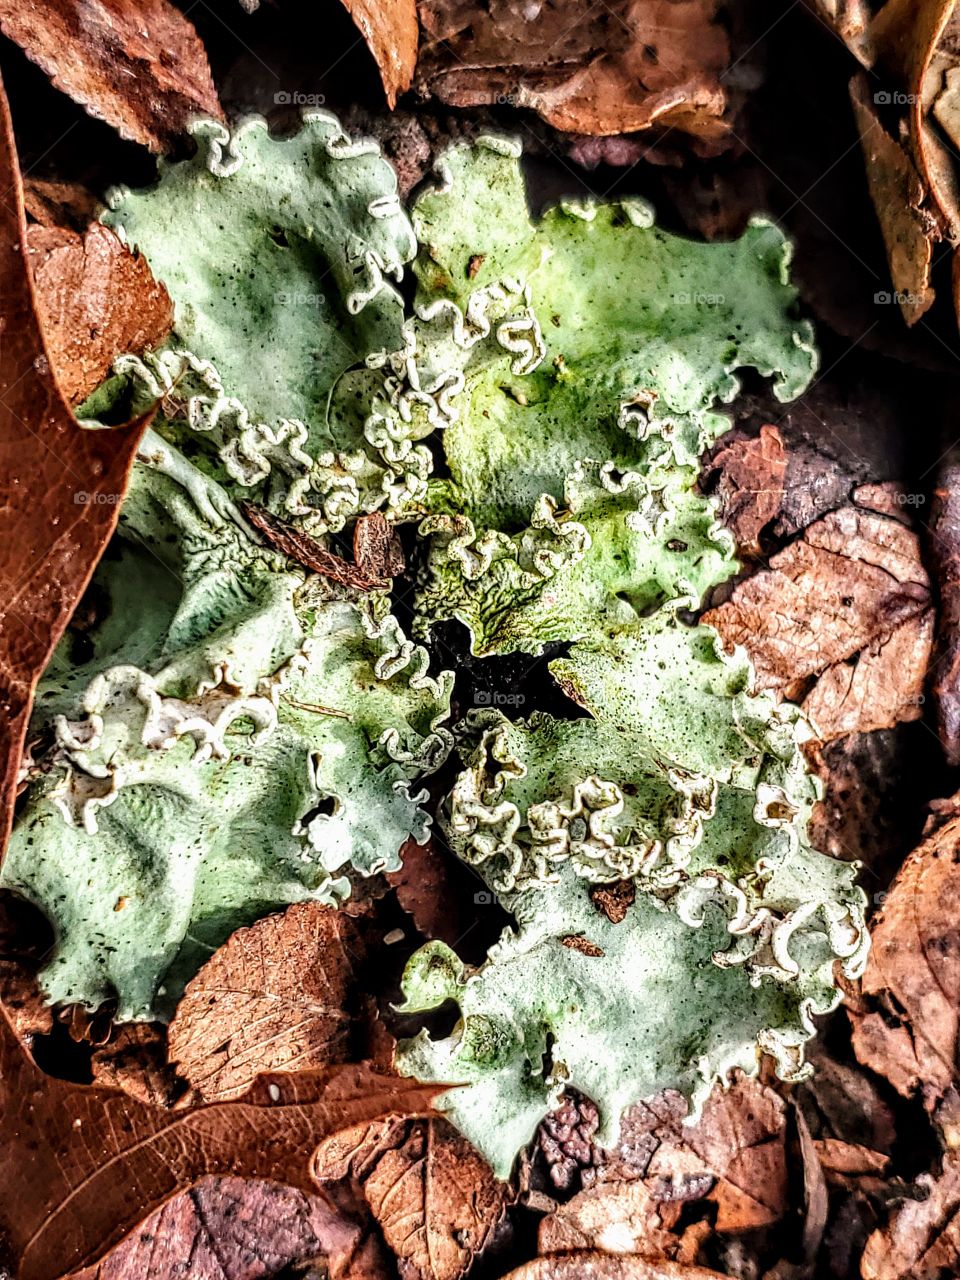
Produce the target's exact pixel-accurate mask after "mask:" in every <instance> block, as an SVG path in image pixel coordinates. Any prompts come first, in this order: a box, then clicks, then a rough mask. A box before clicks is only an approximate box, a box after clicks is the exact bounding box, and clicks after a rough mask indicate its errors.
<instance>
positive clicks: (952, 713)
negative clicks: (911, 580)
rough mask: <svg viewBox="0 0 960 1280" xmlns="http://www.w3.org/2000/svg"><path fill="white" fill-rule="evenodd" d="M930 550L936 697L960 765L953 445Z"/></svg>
mask: <svg viewBox="0 0 960 1280" xmlns="http://www.w3.org/2000/svg"><path fill="white" fill-rule="evenodd" d="M930 534H931V538H930V549H931V552H932V554H933V560H934V564H935V565H936V573H937V579H938V583H939V586H940V618H939V624H938V635H937V649H938V655H937V656H938V661H937V663H936V665H935V666H934V679H933V696H934V699H935V701H936V709H937V729H938V731H939V734H940V742H941V744H942V746H943V749H944V751H945V753H946V756H947V759H948V760H949V762H950V763H951V764H952V765H957V764H960V459H958V456H957V450H956V449H955V448H951V449H949V450H948V452H947V455H946V457H945V458H944V459H943V461H942V463H941V465H940V469H939V473H938V475H937V487H936V489H935V490H934V495H933V507H932V510H931V512H930Z"/></svg>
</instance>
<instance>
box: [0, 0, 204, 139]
mask: <svg viewBox="0 0 960 1280" xmlns="http://www.w3.org/2000/svg"><path fill="white" fill-rule="evenodd" d="M0 30H2V31H3V34H4V35H5V36H8V37H9V38H10V39H11V40H13V41H14V42H15V43H16V44H18V45H19V46H20V48H21V49H22V50H23V51H24V53H25V54H26V55H27V57H28V58H29V59H30V60H31V61H32V62H35V63H36V64H37V66H39V67H40V68H41V70H42V71H44V72H45V73H46V75H48V76H49V77H50V79H51V80H52V81H53V83H54V84H55V85H56V87H57V88H58V89H60V90H62V91H63V92H64V93H66V94H69V96H70V97H71V98H73V100H74V101H75V102H78V103H79V104H80V105H81V106H82V107H83V108H84V110H86V111H87V112H89V114H90V115H92V116H93V117H95V119H97V120H105V121H106V122H107V124H110V125H113V127H114V128H115V129H116V130H117V131H118V132H119V133H120V134H121V136H122V137H124V138H129V139H131V140H132V141H133V142H140V143H142V144H143V145H144V146H145V147H149V148H150V150H151V151H168V150H170V148H171V147H172V146H173V145H174V144H175V143H176V142H177V141H178V140H179V139H180V138H181V137H182V136H183V135H184V133H185V131H186V127H187V122H188V120H189V119H190V117H191V116H194V115H201V116H213V117H215V118H216V119H218V120H219V119H222V118H223V112H222V109H221V107H220V103H219V100H218V98H217V91H216V89H215V88H214V86H213V80H212V79H211V76H210V66H209V64H208V62H207V54H206V51H205V49H204V47H203V45H202V44H201V42H200V38H199V36H198V35H197V33H196V31H195V30H194V27H193V24H192V23H191V22H190V21H189V19H188V18H187V17H186V16H185V14H184V13H182V12H181V11H180V10H179V9H178V8H176V6H175V5H173V4H171V3H170V0H137V3H136V4H134V5H131V4H128V3H126V0H44V3H43V4H29V5H27V4H22V3H21V2H20V0H0Z"/></svg>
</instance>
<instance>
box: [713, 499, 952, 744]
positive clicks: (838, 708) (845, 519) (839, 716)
mask: <svg viewBox="0 0 960 1280" xmlns="http://www.w3.org/2000/svg"><path fill="white" fill-rule="evenodd" d="M704 621H705V622H707V623H710V624H711V625H712V626H714V627H716V628H717V630H718V631H719V632H720V634H721V636H722V637H723V640H724V642H725V643H726V644H727V645H728V646H731V647H732V646H733V645H734V644H742V645H743V646H744V647H745V648H746V650H747V652H748V653H749V654H750V657H751V659H752V660H753V664H754V668H755V670H756V684H757V687H758V688H760V689H772V690H775V691H777V692H779V693H782V694H784V696H786V697H790V698H792V699H794V700H798V701H800V702H801V705H802V706H803V708H804V710H805V711H806V712H807V714H808V715H809V716H810V717H811V719H813V721H814V723H815V725H816V727H817V729H818V730H819V733H820V736H821V737H822V739H823V740H824V741H828V740H829V739H831V738H835V737H839V736H841V735H844V734H849V733H853V732H865V731H867V730H870V729H882V728H887V727H889V726H891V725H893V724H896V723H898V722H899V721H905V720H915V719H917V718H918V717H919V716H920V715H921V714H922V704H923V684H924V679H925V676H926V671H927V664H928V661H929V655H930V650H931V646H932V638H933V626H934V613H933V606H932V602H931V594H930V582H929V578H928V576H927V573H926V570H925V569H924V567H923V564H922V561H921V558H920V548H919V542H918V539H917V536H916V534H914V533H913V532H912V531H911V530H910V529H909V528H907V527H906V526H905V525H904V524H903V523H902V522H901V521H900V520H899V519H897V518H893V517H890V516H886V515H882V514H880V513H879V512H876V511H868V510H864V509H862V508H858V507H854V506H846V507H843V508H841V509H840V510H839V511H832V512H830V513H829V514H828V515H826V516H824V517H823V519H822V520H819V521H817V523H816V524H813V525H810V526H809V527H808V528H807V529H806V531H805V532H804V535H803V537H802V538H801V539H799V540H798V541H796V542H793V543H791V544H790V545H789V546H787V547H786V548H785V549H784V550H783V551H781V552H779V553H778V554H777V555H775V556H773V557H772V558H771V560H770V567H769V569H767V570H764V571H762V572H759V573H756V574H754V575H753V577H751V578H748V579H747V580H746V581H745V582H742V583H740V584H739V585H738V586H737V587H736V588H735V589H734V591H733V594H732V596H731V598H730V600H729V601H727V602H726V603H725V604H722V605H720V606H719V607H718V608H715V609H711V610H709V611H708V612H707V613H706V614H704ZM811 682H814V683H813V684H812V688H811V687H810V684H811Z"/></svg>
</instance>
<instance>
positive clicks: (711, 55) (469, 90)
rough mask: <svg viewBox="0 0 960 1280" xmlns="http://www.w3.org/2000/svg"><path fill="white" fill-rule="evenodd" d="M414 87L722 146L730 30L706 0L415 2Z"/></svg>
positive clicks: (580, 129) (569, 126)
mask: <svg viewBox="0 0 960 1280" xmlns="http://www.w3.org/2000/svg"><path fill="white" fill-rule="evenodd" d="M419 12H420V23H421V26H422V27H423V31H424V44H423V47H422V48H421V52H420V60H419V62H418V63H417V88H418V89H419V91H420V92H421V93H422V94H424V95H426V96H432V97H435V98H439V99H440V100H441V101H442V102H446V103H449V104H450V105H451V106H461V107H466V106H482V105H490V104H505V103H506V104H509V105H511V106H518V107H530V108H532V109H533V110H534V111H536V112H538V113H539V114H540V115H541V116H542V117H543V119H544V120H546V121H547V122H548V124H551V125H553V126H554V127H555V128H557V129H563V130H566V131H567V132H573V133H583V134H590V135H601V134H617V133H633V132H636V131H638V130H642V129H648V128H650V127H651V126H652V125H654V124H658V125H662V126H664V127H668V128H672V129H676V130H679V131H681V132H683V133H687V134H691V135H693V136H694V137H695V138H697V139H699V140H701V141H704V142H708V143H710V144H712V145H713V148H714V149H715V150H720V149H722V148H723V146H724V144H725V143H726V142H727V140H728V138H729V131H730V119H729V111H728V107H729V101H728V95H727V92H726V90H725V89H724V86H723V84H722V83H721V73H722V72H723V71H724V69H725V67H726V66H727V63H728V61H729V54H730V45H729V38H728V36H727V33H726V31H725V30H724V28H723V26H722V24H721V22H720V20H719V17H718V5H717V2H716V0H614V2H613V3H612V4H609V5H608V4H602V5H596V4H592V3H591V2H590V0H572V2H571V0H567V2H566V3H564V2H563V0H545V3H542V4H521V3H517V0H491V3H490V4H488V5H480V4H478V3H476V0H421V4H420V6H419Z"/></svg>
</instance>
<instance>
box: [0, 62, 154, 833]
mask: <svg viewBox="0 0 960 1280" xmlns="http://www.w3.org/2000/svg"><path fill="white" fill-rule="evenodd" d="M0 187H2V188H3V190H5V191H6V192H8V193H9V195H8V198H7V199H5V200H3V201H2V202H0V338H2V346H0V380H2V382H3V384H4V386H5V387H6V388H7V390H6V392H5V394H4V396H3V398H2V400H0V475H2V476H3V478H4V502H3V504H2V508H0V548H2V550H0V598H2V603H0V633H2V636H3V645H2V649H0V719H2V729H0V757H2V766H0V770H2V784H0V785H2V793H0V795H2V815H0V850H2V849H3V848H5V846H6V842H7V837H8V835H9V833H10V824H11V821H12V816H13V803H14V798H15V795H16V786H17V776H18V772H19V769H20V759H21V754H22V751H23V744H24V735H25V733H26V728H27V721H28V718H29V715H30V707H31V703H32V701H33V693H34V689H35V687H36V682H37V680H38V678H39V676H40V673H41V672H42V671H43V669H44V668H45V667H46V665H47V662H48V661H49V659H50V656H51V654H52V653H53V650H54V647H55V646H56V643H57V641H58V640H59V639H60V636H61V635H62V633H63V631H64V628H65V627H66V625H67V623H68V621H69V619H70V615H71V613H72V612H73V609H74V607H75V605H76V603H77V601H78V600H79V599H80V597H81V595H82V594H83V591H84V588H85V587H86V585H87V582H88V581H89V579H90V576H91V574H92V573H93V570H94V567H95V565H96V563H97V561H98V560H99V558H100V556H101V554H102V553H103V550H104V547H105V546H106V544H107V541H108V540H109V538H110V535H111V534H112V532H113V529H114V526H115V525H116V522H117V516H118V514H119V510H120V499H121V497H122V494H123V492H124V489H125V487H126V482H127V476H128V474H129V471H130V467H131V466H132V464H133V459H134V456H135V454H136V449H137V444H138V443H139V440H140V436H141V434H142V431H143V428H144V427H145V425H146V422H147V419H142V420H141V421H140V422H137V423H133V424H131V425H130V426H127V427H119V428H114V429H111V430H104V431H86V430H83V429H82V428H81V427H79V426H78V425H77V423H76V421H75V420H74V417H73V414H72V413H71V411H70V407H69V405H68V404H67V402H66V400H65V399H64V396H63V392H62V391H61V390H60V387H59V386H58V385H57V380H56V377H55V376H54V371H53V369H52V367H51V360H50V354H49V353H48V351H47V349H46V346H45V344H44V340H43V333H42V330H41V327H40V321H39V319H38V308H37V304H36V301H35V295H34V290H33V285H32V281H31V278H30V271H29V266H28V262H27V254H26V244H27V233H26V224H25V221H24V214H23V195H22V191H21V188H20V177H19V172H18V166H17V159H16V147H15V144H14V140H13V131H12V127H11V123H10V114H9V109H8V107H7V101H6V96H5V94H4V92H3V89H2V85H0Z"/></svg>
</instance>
